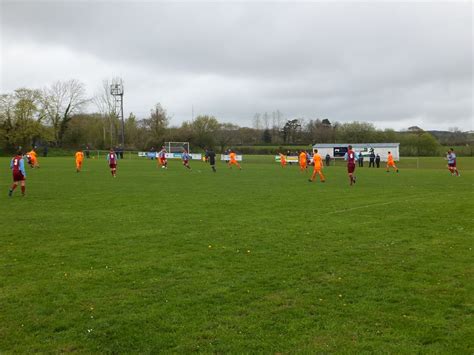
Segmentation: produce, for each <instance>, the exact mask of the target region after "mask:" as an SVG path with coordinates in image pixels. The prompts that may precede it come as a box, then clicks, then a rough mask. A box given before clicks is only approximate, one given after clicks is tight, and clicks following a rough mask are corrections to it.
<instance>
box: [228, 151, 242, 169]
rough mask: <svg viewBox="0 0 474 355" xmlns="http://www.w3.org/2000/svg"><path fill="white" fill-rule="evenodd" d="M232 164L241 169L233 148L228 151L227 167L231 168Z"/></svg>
mask: <svg viewBox="0 0 474 355" xmlns="http://www.w3.org/2000/svg"><path fill="white" fill-rule="evenodd" d="M232 165H235V166H237V167H238V168H239V169H240V170H242V167H241V166H240V164H239V162H238V161H237V155H236V154H235V152H234V151H233V150H232V151H231V152H230V153H229V164H228V166H229V168H231V169H232Z"/></svg>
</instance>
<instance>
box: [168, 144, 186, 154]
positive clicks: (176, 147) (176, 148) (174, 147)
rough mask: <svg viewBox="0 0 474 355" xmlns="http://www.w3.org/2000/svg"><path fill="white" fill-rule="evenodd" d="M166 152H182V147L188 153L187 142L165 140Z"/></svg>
mask: <svg viewBox="0 0 474 355" xmlns="http://www.w3.org/2000/svg"><path fill="white" fill-rule="evenodd" d="M165 148H166V151H167V152H168V153H182V152H183V149H186V151H187V152H188V153H189V142H165Z"/></svg>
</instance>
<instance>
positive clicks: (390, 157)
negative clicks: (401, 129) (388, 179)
mask: <svg viewBox="0 0 474 355" xmlns="http://www.w3.org/2000/svg"><path fill="white" fill-rule="evenodd" d="M390 168H394V169H395V171H396V172H397V173H398V168H397V166H396V165H395V160H393V155H392V153H391V152H388V156H387V173H388V171H389V169H390Z"/></svg>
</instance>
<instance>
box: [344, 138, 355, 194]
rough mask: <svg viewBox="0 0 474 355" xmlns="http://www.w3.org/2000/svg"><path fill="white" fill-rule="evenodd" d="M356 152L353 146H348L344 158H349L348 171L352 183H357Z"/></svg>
mask: <svg viewBox="0 0 474 355" xmlns="http://www.w3.org/2000/svg"><path fill="white" fill-rule="evenodd" d="M356 159H357V158H356V153H355V152H354V151H353V150H352V146H351V145H350V146H349V147H347V153H346V155H345V156H344V160H347V172H348V173H349V181H350V185H351V186H352V184H355V183H356V177H355V176H354V171H355V168H356V164H355V162H356Z"/></svg>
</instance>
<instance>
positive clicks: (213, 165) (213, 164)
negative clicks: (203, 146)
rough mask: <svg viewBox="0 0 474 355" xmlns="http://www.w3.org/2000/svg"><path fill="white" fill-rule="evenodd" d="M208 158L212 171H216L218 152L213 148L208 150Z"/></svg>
mask: <svg viewBox="0 0 474 355" xmlns="http://www.w3.org/2000/svg"><path fill="white" fill-rule="evenodd" d="M206 159H207V160H208V161H209V165H210V166H211V168H212V171H213V172H216V153H214V151H213V150H212V149H208V150H207V151H206Z"/></svg>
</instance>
